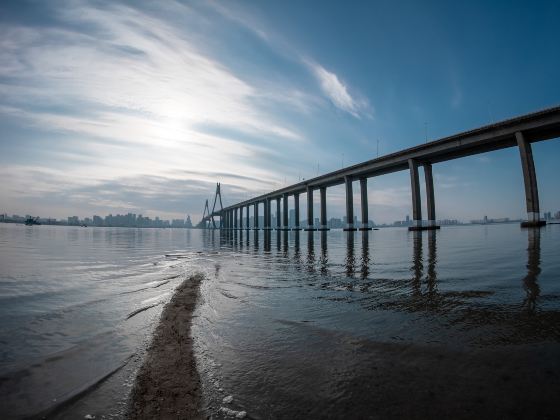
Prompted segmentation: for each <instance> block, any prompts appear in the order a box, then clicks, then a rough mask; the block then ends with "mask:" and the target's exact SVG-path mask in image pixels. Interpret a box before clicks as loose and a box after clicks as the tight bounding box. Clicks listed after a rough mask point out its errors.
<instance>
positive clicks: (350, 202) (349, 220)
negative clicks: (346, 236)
mask: <svg viewBox="0 0 560 420" xmlns="http://www.w3.org/2000/svg"><path fill="white" fill-rule="evenodd" d="M344 184H345V186H346V227H345V228H344V230H356V228H355V227H354V192H353V191H352V178H350V177H349V176H345V177H344ZM321 223H322V222H321Z"/></svg>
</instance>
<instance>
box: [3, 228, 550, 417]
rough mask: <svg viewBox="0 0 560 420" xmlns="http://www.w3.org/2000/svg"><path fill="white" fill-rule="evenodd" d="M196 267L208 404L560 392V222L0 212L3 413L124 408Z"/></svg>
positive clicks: (368, 409) (442, 402)
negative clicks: (30, 220)
mask: <svg viewBox="0 0 560 420" xmlns="http://www.w3.org/2000/svg"><path fill="white" fill-rule="evenodd" d="M196 271H202V272H203V273H205V274H206V280H205V282H203V284H202V286H201V300H200V302H199V305H198V308H197V310H196V313H195V318H194V324H193V334H194V336H195V349H196V357H197V363H198V367H199V370H200V371H201V376H202V380H203V386H204V396H205V406H206V410H207V413H208V414H210V415H213V416H214V417H216V418H220V417H223V413H222V412H220V411H219V410H220V407H228V408H230V409H234V410H245V411H247V413H248V416H249V417H250V418H301V417H347V418H366V417H372V418H378V417H379V418H387V417H391V416H392V415H395V414H399V415H400V416H402V415H403V414H408V417H429V416H435V415H440V414H444V415H445V414H449V413H455V412H457V411H459V412H463V413H469V412H472V413H479V412H481V411H480V410H481V409H480V408H477V407H482V409H483V410H484V411H483V412H485V413H487V414H488V415H489V416H491V415H492V410H496V413H498V414H500V413H502V414H503V413H507V412H508V410H515V409H516V407H517V413H518V414H519V413H520V414H521V417H523V416H525V417H531V416H530V414H531V413H527V412H526V411H524V410H525V409H526V407H524V406H523V404H521V405H519V404H518V403H516V402H515V401H519V400H523V401H529V402H534V404H529V405H530V406H532V407H533V406H534V407H540V406H542V407H543V408H542V410H544V411H542V413H544V414H547V413H550V401H555V400H556V399H557V394H558V392H559V391H560V382H559V381H560V378H559V375H560V279H559V273H560V225H549V226H547V227H546V228H543V229H541V230H537V231H535V230H521V229H520V228H519V226H518V225H494V226H471V227H454V228H443V229H442V230H441V231H439V232H436V233H426V232H424V233H422V234H413V233H410V232H408V231H406V230H404V229H382V230H379V231H373V232H369V233H365V234H362V233H361V232H357V233H346V232H341V231H331V232H328V233H327V234H323V233H319V232H315V233H308V232H299V233H297V232H289V233H288V232H279V233H277V232H272V233H271V234H268V233H267V234H266V235H265V234H264V232H259V233H255V232H252V231H250V232H235V233H228V234H224V233H220V232H217V231H216V232H213V231H196V230H173V229H168V230H157V229H153V230H152V229H145V230H136V229H118V228H115V229H109V228H107V229H104V228H74V227H49V226H34V227H24V226H15V225H4V224H0V285H1V287H0V316H1V319H2V324H1V325H0V355H1V358H0V395H1V396H2V399H1V401H0V412H2V413H3V415H4V416H7V417H8V418H12V417H24V416H29V415H35V414H37V413H50V414H51V416H53V417H55V418H80V417H82V418H83V416H84V415H86V414H93V415H96V416H97V418H102V417H106V418H110V417H122V415H123V413H124V404H125V403H126V398H127V396H128V392H129V389H130V386H131V384H132V383H133V380H134V375H135V372H136V369H137V368H138V366H139V364H140V363H141V360H142V356H143V354H144V352H145V348H146V345H147V343H149V340H150V334H151V332H152V331H153V328H154V326H155V325H156V323H157V320H158V316H159V314H160V313H161V309H162V307H163V304H164V303H165V302H167V301H168V300H169V298H170V296H171V294H172V291H173V289H174V288H175V287H176V286H177V285H178V284H179V283H180V282H181V281H182V280H183V279H185V278H187V277H188V276H189V275H190V274H191V273H193V272H196ZM230 395H231V396H233V402H232V403H231V404H224V403H223V402H222V399H223V398H224V397H226V396H230ZM521 396H522V397H523V398H520V397H521ZM430 401H433V403H432V402H430ZM512 401H513V402H512ZM407 404H408V405H410V406H413V407H417V408H418V410H419V411H416V412H413V413H406V412H403V409H402V407H403V406H406V405H407ZM516 404H518V405H517V406H516ZM547 404H548V405H547ZM540 409H541V408H538V409H537V411H536V412H534V413H532V414H534V415H536V416H538V415H539V411H538V410H540ZM49 410H50V411H49ZM471 410H472V411H471ZM477 410H478V411H477ZM489 410H490V411H489ZM542 413H540V414H542Z"/></svg>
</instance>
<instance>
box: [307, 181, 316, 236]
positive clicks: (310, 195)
mask: <svg viewBox="0 0 560 420" xmlns="http://www.w3.org/2000/svg"><path fill="white" fill-rule="evenodd" d="M305 230H315V228H314V227H313V188H311V187H310V186H309V185H308V186H307V227H306V228H305Z"/></svg>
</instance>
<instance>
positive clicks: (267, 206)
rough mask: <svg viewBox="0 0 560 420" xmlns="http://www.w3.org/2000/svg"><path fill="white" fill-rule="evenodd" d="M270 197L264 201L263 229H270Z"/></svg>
mask: <svg viewBox="0 0 560 420" xmlns="http://www.w3.org/2000/svg"><path fill="white" fill-rule="evenodd" d="M270 219H271V217H270V198H267V199H266V200H265V202H264V230H270V229H271V228H270Z"/></svg>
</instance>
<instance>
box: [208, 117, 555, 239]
mask: <svg viewBox="0 0 560 420" xmlns="http://www.w3.org/2000/svg"><path fill="white" fill-rule="evenodd" d="M556 137H560V107H554V108H548V109H545V110H542V111H538V112H534V113H531V114H526V115H522V116H519V117H515V118H511V119H507V120H504V121H501V122H498V123H495V124H490V125H486V126H483V127H480V128H477V129H474V130H470V131H466V132H463V133H459V134H455V135H452V136H449V137H445V138H442V139H440V140H435V141H432V142H429V143H426V144H422V145H419V146H415V147H411V148H409V149H404V150H401V151H398V152H395V153H392V154H389V155H385V156H381V157H379V158H376V159H371V160H368V161H365V162H362V163H359V164H356V165H352V166H349V167H346V168H343V169H340V170H337V171H333V172H329V173H327V174H324V175H321V176H317V177H315V178H312V179H308V180H305V181H302V182H299V183H297V184H293V185H290V186H288V187H285V188H281V189H278V190H275V191H271V192H270V193H267V194H263V195H260V196H258V197H254V198H251V199H249V200H245V201H242V202H240V203H237V204H233V205H231V206H228V207H222V206H221V194H220V186H219V184H218V187H217V190H216V197H215V198H214V207H213V209H212V211H210V209H209V207H208V201H206V208H205V213H204V215H203V218H202V221H201V222H200V224H199V226H200V227H210V224H211V227H214V228H216V227H219V228H221V229H228V230H231V229H250V226H249V218H250V217H249V215H250V209H251V207H252V209H253V217H254V225H253V227H252V229H254V230H258V229H263V230H271V229H274V227H273V226H272V223H271V222H272V217H271V208H272V202H273V201H275V202H276V214H277V215H278V217H277V219H276V222H277V226H276V229H277V230H302V228H303V229H304V230H310V231H311V230H328V227H327V205H326V199H327V196H326V190H327V188H329V187H332V186H335V185H341V184H343V185H345V189H346V220H347V221H348V224H347V225H346V227H345V228H344V230H348V231H354V230H358V229H359V230H369V229H370V227H368V220H369V217H368V195H367V180H368V178H373V177H377V176H381V175H385V174H389V173H392V172H397V171H404V170H408V171H409V172H410V183H411V187H412V188H411V193H412V197H411V198H412V200H411V203H412V215H413V221H412V225H411V226H410V227H409V229H410V230H431V229H439V226H437V225H436V203H435V196H434V180H433V176H432V165H434V164H437V163H439V162H445V161H448V160H452V159H459V158H462V157H466V156H471V155H475V154H479V153H486V152H491V151H494V150H500V149H505V148H509V147H517V148H518V149H519V153H520V157H521V167H522V170H523V179H524V184H525V202H526V207H527V220H526V221H524V222H523V223H522V226H523V227H539V226H544V225H545V224H546V222H545V221H544V220H541V218H540V209H539V194H538V187H537V175H536V172H535V165H534V161H533V153H532V147H531V144H532V143H535V142H538V141H543V140H549V139H552V138H556ZM419 167H423V168H424V178H425V179H424V182H425V183H426V202H427V216H428V218H427V220H423V219H422V206H421V196H420V178H419V175H418V168H419ZM353 181H359V183H360V198H361V200H360V201H361V221H362V223H361V225H360V226H355V225H354V203H353V199H354V197H353V189H352V188H353V186H352V183H353ZM317 190H318V191H319V197H320V227H319V228H316V227H315V226H314V225H313V199H314V192H315V191H317ZM300 194H306V195H307V223H308V224H307V225H306V226H300V208H299V207H300V206H299V197H300ZM290 196H292V197H293V201H294V208H295V209H294V210H295V227H293V228H290V227H289V224H288V211H289V205H288V203H289V202H288V199H289V197H290ZM217 197H219V198H220V207H221V208H220V209H219V210H216V208H215V207H216V198H217ZM261 203H262V204H264V218H263V220H264V226H259V205H260V204H261ZM281 209H282V211H281ZM244 213H245V218H244V217H243V215H244ZM280 214H281V215H282V217H280ZM218 217H219V218H220V223H219V225H218V226H216V222H215V219H216V218H218ZM243 220H245V227H243Z"/></svg>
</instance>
